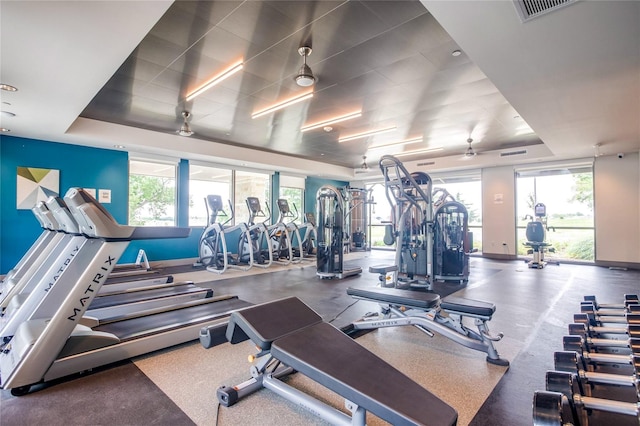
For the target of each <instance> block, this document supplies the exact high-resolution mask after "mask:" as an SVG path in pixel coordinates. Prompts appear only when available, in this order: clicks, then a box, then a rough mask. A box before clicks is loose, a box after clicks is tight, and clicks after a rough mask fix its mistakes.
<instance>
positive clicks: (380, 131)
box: [338, 126, 396, 142]
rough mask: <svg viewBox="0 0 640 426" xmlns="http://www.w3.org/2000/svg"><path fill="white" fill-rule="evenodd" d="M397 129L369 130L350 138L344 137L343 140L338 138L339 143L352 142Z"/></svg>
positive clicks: (392, 127)
mask: <svg viewBox="0 0 640 426" xmlns="http://www.w3.org/2000/svg"><path fill="white" fill-rule="evenodd" d="M395 129H396V126H390V127H385V128H382V129H375V130H367V131H366V132H362V133H356V134H355V135H349V136H344V137H342V138H338V142H346V141H352V140H354V139H360V138H365V137H368V136H373V135H378V134H380V133H385V132H389V131H391V130H395Z"/></svg>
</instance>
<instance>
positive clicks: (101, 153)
mask: <svg viewBox="0 0 640 426" xmlns="http://www.w3.org/2000/svg"><path fill="white" fill-rule="evenodd" d="M0 154H1V158H2V160H1V161H0V176H1V181H0V193H1V196H0V198H1V199H2V205H1V206H0V229H2V231H1V234H0V273H2V274H4V273H6V272H7V271H9V270H10V269H11V268H13V267H14V266H15V264H16V263H18V261H19V260H20V258H21V257H22V255H23V254H24V253H25V252H26V251H27V250H28V249H29V247H30V246H31V244H32V243H33V242H34V241H35V240H36V239H37V238H38V236H39V235H40V233H41V232H42V229H41V228H40V225H39V224H38V221H37V220H36V218H35V217H34V216H33V213H32V212H31V210H18V209H17V208H16V197H17V188H16V186H17V177H16V173H17V168H18V167H37V168H43V169H56V170H60V196H64V194H65V192H66V191H67V190H68V189H69V188H71V187H82V188H94V189H96V190H98V189H110V190H111V203H109V204H104V206H105V208H106V209H107V210H108V211H109V213H111V215H113V217H114V218H115V220H117V221H118V223H126V221H127V209H128V204H127V203H128V199H129V194H128V187H129V185H128V180H129V178H128V175H129V161H128V156H127V153H126V152H121V151H115V150H104V149H97V148H89V147H82V146H77V145H68V144H61V143H53V142H44V141H40V140H34V139H24V138H17V137H12V136H1V137H0Z"/></svg>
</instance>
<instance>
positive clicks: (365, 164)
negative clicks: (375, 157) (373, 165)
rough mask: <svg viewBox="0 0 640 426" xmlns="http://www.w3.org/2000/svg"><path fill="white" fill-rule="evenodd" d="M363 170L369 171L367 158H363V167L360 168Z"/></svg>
mask: <svg viewBox="0 0 640 426" xmlns="http://www.w3.org/2000/svg"><path fill="white" fill-rule="evenodd" d="M360 169H361V170H369V165H368V164H367V156H366V155H363V156H362V165H361V166H360Z"/></svg>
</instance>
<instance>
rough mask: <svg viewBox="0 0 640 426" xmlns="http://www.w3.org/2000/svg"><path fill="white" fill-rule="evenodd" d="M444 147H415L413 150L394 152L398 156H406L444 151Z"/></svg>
mask: <svg viewBox="0 0 640 426" xmlns="http://www.w3.org/2000/svg"><path fill="white" fill-rule="evenodd" d="M443 149H444V148H442V147H438V148H425V149H415V150H413V151H404V152H399V153H397V154H393V155H395V156H396V157H404V156H405V155H414V154H426V153H428V152H436V151H442V150H443Z"/></svg>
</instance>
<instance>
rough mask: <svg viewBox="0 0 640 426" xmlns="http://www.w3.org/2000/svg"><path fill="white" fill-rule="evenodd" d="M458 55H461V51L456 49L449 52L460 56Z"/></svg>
mask: <svg viewBox="0 0 640 426" xmlns="http://www.w3.org/2000/svg"><path fill="white" fill-rule="evenodd" d="M460 55H462V52H461V51H460V50H458V49H456V50H454V51H453V52H451V56H460Z"/></svg>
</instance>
